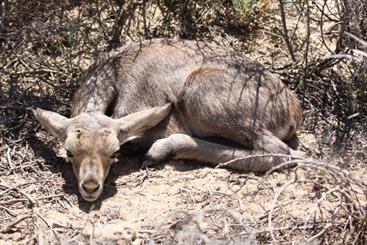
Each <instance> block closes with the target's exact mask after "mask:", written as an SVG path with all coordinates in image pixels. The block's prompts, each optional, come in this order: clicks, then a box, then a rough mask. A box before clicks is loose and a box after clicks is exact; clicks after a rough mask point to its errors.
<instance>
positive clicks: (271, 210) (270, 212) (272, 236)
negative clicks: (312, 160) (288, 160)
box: [268, 175, 297, 242]
mask: <svg viewBox="0 0 367 245" xmlns="http://www.w3.org/2000/svg"><path fill="white" fill-rule="evenodd" d="M296 176H297V175H296ZM296 176H295V179H294V180H292V181H289V182H287V183H285V184H284V185H283V186H282V187H281V188H280V190H279V191H278V192H277V193H276V194H275V197H274V199H273V202H272V204H271V208H270V211H269V215H268V230H269V233H270V235H271V238H272V239H273V241H274V242H277V241H278V240H277V239H276V238H275V235H274V233H273V226H272V217H273V212H274V209H275V206H276V203H277V201H278V198H279V196H280V194H281V193H282V192H283V191H284V190H285V189H286V188H287V187H288V186H290V185H292V184H294V183H296V180H297V177H296Z"/></svg>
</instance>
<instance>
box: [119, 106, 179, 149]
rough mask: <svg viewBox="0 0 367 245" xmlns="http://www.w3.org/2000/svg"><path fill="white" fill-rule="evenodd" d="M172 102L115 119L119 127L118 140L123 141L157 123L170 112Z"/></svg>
mask: <svg viewBox="0 0 367 245" xmlns="http://www.w3.org/2000/svg"><path fill="white" fill-rule="evenodd" d="M171 109H172V104H171V103H168V104H165V105H164V106H157V107H153V108H150V109H147V110H143V111H139V112H135V113H132V114H130V115H127V116H124V117H122V118H120V119H116V121H117V123H118V127H119V136H118V138H119V140H120V142H123V141H125V139H126V138H130V137H131V136H136V135H139V134H141V133H143V132H144V131H145V130H148V129H150V128H152V127H154V126H156V125H157V124H158V123H160V122H161V121H162V120H163V119H164V118H166V116H167V115H168V114H169V113H170V111H171Z"/></svg>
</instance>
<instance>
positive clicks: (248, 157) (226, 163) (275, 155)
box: [215, 153, 300, 168]
mask: <svg viewBox="0 0 367 245" xmlns="http://www.w3.org/2000/svg"><path fill="white" fill-rule="evenodd" d="M255 157H287V158H289V159H300V158H299V157H295V156H290V155H285V154H274V153H269V154H261V155H250V156H244V157H238V158H234V159H232V160H229V161H227V162H223V163H219V164H218V165H217V166H215V168H222V167H225V166H227V165H229V164H231V163H234V162H237V161H240V160H246V159H250V158H255Z"/></svg>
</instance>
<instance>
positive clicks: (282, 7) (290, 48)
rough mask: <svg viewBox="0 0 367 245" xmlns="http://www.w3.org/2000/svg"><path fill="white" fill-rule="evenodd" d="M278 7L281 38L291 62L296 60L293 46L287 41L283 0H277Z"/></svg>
mask: <svg viewBox="0 0 367 245" xmlns="http://www.w3.org/2000/svg"><path fill="white" fill-rule="evenodd" d="M279 9H280V16H281V18H282V26H283V38H284V41H285V43H286V45H287V48H288V51H289V54H290V56H291V58H292V60H293V62H296V57H295V56H294V53H293V48H292V45H291V42H290V41H289V36H288V29H287V21H286V16H285V11H284V1H283V0H279Z"/></svg>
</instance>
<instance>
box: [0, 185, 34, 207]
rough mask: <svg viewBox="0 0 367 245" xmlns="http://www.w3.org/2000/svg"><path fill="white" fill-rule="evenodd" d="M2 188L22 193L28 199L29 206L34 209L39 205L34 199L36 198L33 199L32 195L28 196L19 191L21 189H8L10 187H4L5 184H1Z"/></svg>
mask: <svg viewBox="0 0 367 245" xmlns="http://www.w3.org/2000/svg"><path fill="white" fill-rule="evenodd" d="M0 187H2V188H5V189H8V190H9V189H10V190H15V191H17V192H18V193H20V194H22V195H23V196H25V197H26V198H27V200H28V201H29V204H30V205H31V206H32V207H34V206H35V205H37V204H38V201H37V200H36V199H35V198H34V197H32V196H31V195H30V194H28V193H25V192H24V191H21V190H19V188H16V187H8V186H6V185H3V184H0Z"/></svg>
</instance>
